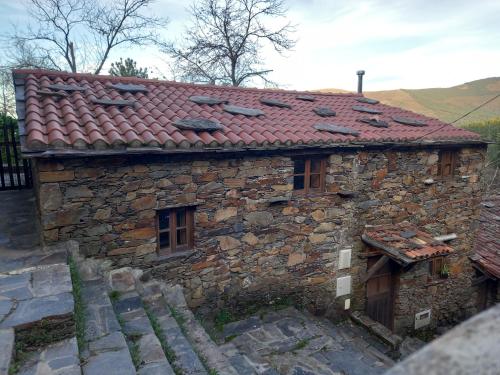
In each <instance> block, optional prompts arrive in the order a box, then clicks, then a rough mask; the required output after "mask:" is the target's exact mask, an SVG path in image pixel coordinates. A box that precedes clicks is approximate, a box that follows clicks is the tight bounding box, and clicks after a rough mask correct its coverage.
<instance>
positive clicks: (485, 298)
mask: <svg viewBox="0 0 500 375" xmlns="http://www.w3.org/2000/svg"><path fill="white" fill-rule="evenodd" d="M497 285H498V284H497V281H493V280H490V279H487V280H485V281H484V282H482V283H481V284H479V290H478V303H477V305H478V310H479V311H483V310H486V309H487V308H488V307H491V306H493V305H494V304H495V302H496V301H495V299H496V298H495V297H496V295H497V288H498V286H497Z"/></svg>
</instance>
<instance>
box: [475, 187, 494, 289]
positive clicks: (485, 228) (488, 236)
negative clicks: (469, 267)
mask: <svg viewBox="0 0 500 375" xmlns="http://www.w3.org/2000/svg"><path fill="white" fill-rule="evenodd" d="M488 206H489V207H488ZM480 222H481V224H480V226H479V230H478V232H477V236H476V241H475V244H474V255H472V256H471V259H472V260H473V261H474V262H476V263H477V264H478V265H479V266H480V267H481V268H483V269H484V270H485V271H486V272H488V273H489V274H490V275H492V276H493V277H496V278H498V279H500V193H497V194H496V195H493V196H490V197H489V198H488V199H487V201H486V202H484V203H483V207H482V209H481V217H480Z"/></svg>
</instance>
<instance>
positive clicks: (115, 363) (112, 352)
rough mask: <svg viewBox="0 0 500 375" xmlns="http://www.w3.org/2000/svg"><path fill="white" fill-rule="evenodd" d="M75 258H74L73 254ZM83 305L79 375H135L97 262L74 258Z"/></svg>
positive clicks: (127, 348)
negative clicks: (83, 322)
mask: <svg viewBox="0 0 500 375" xmlns="http://www.w3.org/2000/svg"><path fill="white" fill-rule="evenodd" d="M74 256H76V257H77V255H74ZM77 265H78V269H79V273H80V278H81V279H82V286H81V290H82V302H83V305H84V321H85V332H84V348H83V349H82V350H81V353H80V356H81V359H82V374H83V375H99V374H106V375H135V374H136V369H135V367H134V363H133V361H132V356H131V354H130V351H129V347H128V345H127V342H126V340H125V336H124V334H123V332H122V328H121V326H120V323H119V322H118V319H117V317H116V315H115V311H114V309H113V305H112V303H111V300H110V298H109V295H108V294H109V289H108V287H107V283H106V281H105V279H104V277H103V276H102V273H101V271H100V269H99V263H97V262H94V261H92V260H85V261H84V260H82V259H81V258H78V257H77Z"/></svg>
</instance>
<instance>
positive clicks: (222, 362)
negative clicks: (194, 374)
mask: <svg viewBox="0 0 500 375" xmlns="http://www.w3.org/2000/svg"><path fill="white" fill-rule="evenodd" d="M160 289H161V293H162V295H163V298H164V300H165V303H166V305H167V306H168V308H169V309H170V311H171V312H172V315H174V314H175V320H176V321H178V322H181V323H182V324H180V326H181V327H180V328H181V329H182V333H183V334H184V336H185V337H186V339H187V340H188V341H189V343H190V344H191V346H192V348H193V350H194V351H195V352H196V353H197V354H198V357H199V358H200V360H202V362H204V366H205V369H207V370H208V371H209V373H217V374H219V375H238V374H239V372H238V371H237V370H236V369H235V367H234V366H233V365H232V364H231V363H230V362H229V360H228V359H227V358H226V357H225V356H224V353H223V352H222V350H221V349H220V348H219V347H218V346H217V345H216V344H215V343H214V342H213V340H212V339H211V338H210V336H209V335H208V333H207V332H206V331H205V329H204V328H203V327H202V325H201V324H200V323H199V322H198V320H197V319H196V318H195V316H194V314H193V312H192V311H191V310H190V309H189V307H188V306H187V304H186V300H185V298H184V294H183V292H182V288H181V287H180V286H179V285H175V286H172V285H167V284H164V283H161V284H160Z"/></svg>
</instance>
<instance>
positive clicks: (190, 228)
mask: <svg viewBox="0 0 500 375" xmlns="http://www.w3.org/2000/svg"><path fill="white" fill-rule="evenodd" d="M195 208H196V207H194V206H182V207H170V208H164V209H159V210H156V243H157V246H156V248H157V252H158V254H159V255H170V254H174V253H179V252H183V251H188V250H192V249H193V248H194V211H195ZM181 210H184V214H185V225H183V226H178V225H177V213H178V212H179V211H181ZM162 213H168V215H169V226H168V228H164V229H160V215H161V214H162ZM178 230H185V231H186V243H185V244H181V245H178V244H177V231H178ZM162 233H169V246H168V247H166V246H164V247H161V243H160V235H161V234H162Z"/></svg>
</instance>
